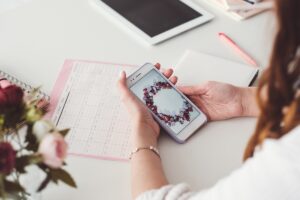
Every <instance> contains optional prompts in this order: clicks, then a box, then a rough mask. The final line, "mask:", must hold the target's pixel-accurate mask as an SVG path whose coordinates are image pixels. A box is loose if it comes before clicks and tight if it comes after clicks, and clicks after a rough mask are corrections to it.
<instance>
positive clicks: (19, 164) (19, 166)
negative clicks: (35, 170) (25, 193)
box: [16, 155, 43, 173]
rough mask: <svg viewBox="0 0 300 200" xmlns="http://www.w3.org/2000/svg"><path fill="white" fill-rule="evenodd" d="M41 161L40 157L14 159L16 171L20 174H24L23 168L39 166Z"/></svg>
mask: <svg viewBox="0 0 300 200" xmlns="http://www.w3.org/2000/svg"><path fill="white" fill-rule="evenodd" d="M42 161H43V159H42V156H40V155H26V156H21V157H18V158H16V170H17V171H18V172H20V173H26V171H25V167H26V166H28V165H31V164H39V163H41V162H42Z"/></svg>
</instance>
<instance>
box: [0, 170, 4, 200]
mask: <svg viewBox="0 0 300 200" xmlns="http://www.w3.org/2000/svg"><path fill="white" fill-rule="evenodd" d="M0 197H5V191H4V176H3V175H2V174H0ZM0 199H1V198H0Z"/></svg>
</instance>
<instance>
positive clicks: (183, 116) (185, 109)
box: [143, 81, 193, 126]
mask: <svg viewBox="0 0 300 200" xmlns="http://www.w3.org/2000/svg"><path fill="white" fill-rule="evenodd" d="M163 89H172V86H171V84H170V83H168V82H162V81H158V82H154V83H153V85H151V86H149V87H147V88H144V89H143V92H144V97H143V100H144V101H145V103H146V106H147V107H148V108H149V109H150V110H151V111H152V112H153V113H154V114H155V115H156V116H157V117H158V118H159V119H160V120H162V121H164V122H165V123H166V124H167V125H168V126H173V125H175V124H176V123H177V122H179V123H180V124H183V123H184V121H190V112H192V111H193V107H192V105H191V104H190V103H189V102H188V101H187V100H185V99H183V98H182V99H183V106H182V108H181V109H180V111H179V114H174V115H170V114H166V113H161V112H158V110H157V106H156V105H155V104H154V102H153V98H154V96H155V95H157V94H158V93H159V92H160V91H161V90H163Z"/></svg>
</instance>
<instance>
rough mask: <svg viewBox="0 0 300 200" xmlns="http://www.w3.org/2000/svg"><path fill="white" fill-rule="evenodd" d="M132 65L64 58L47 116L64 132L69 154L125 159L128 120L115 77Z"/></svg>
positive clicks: (128, 146) (127, 140)
mask: <svg viewBox="0 0 300 200" xmlns="http://www.w3.org/2000/svg"><path fill="white" fill-rule="evenodd" d="M132 69H134V66H131V65H123V64H114V63H104V62H91V61H81V60H66V61H65V63H64V65H63V67H62V70H61V72H60V75H59V77H58V79H57V81H56V83H55V86H54V89H53V92H52V94H51V102H50V107H49V110H50V112H49V113H48V117H51V118H52V120H53V122H54V123H55V124H56V125H57V127H58V128H61V129H63V128H71V130H70V132H69V134H68V135H67V136H66V141H67V143H68V146H69V149H68V153H69V154H70V155H76V156H84V157H91V158H98V159H109V160H119V161H128V158H129V154H130V151H131V146H130V133H131V129H130V120H129V116H128V113H127V112H126V110H125V108H124V106H123V105H122V104H121V101H120V98H119V92H118V90H117V86H116V83H117V80H118V77H119V73H120V71H121V70H125V71H127V72H128V71H130V70H132Z"/></svg>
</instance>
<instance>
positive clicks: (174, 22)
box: [93, 0, 213, 44]
mask: <svg viewBox="0 0 300 200" xmlns="http://www.w3.org/2000/svg"><path fill="white" fill-rule="evenodd" d="M93 1H94V2H95V3H96V5H97V6H98V7H100V8H101V10H102V11H105V13H106V14H109V16H111V17H112V18H113V19H114V20H115V21H116V22H118V23H121V24H122V25H123V27H126V29H127V30H130V31H131V32H134V33H135V34H136V35H138V36H140V38H142V39H143V40H144V41H146V42H147V43H149V44H157V43H160V42H162V41H164V40H167V39H169V38H171V37H174V36H175V35H178V34H180V33H182V32H185V31H187V30H189V29H192V28H194V27H196V26H199V25H201V24H204V23H206V22H208V21H210V20H211V19H212V18H213V16H212V15H211V14H210V13H208V12H207V11H205V10H204V9H202V8H200V7H199V6H198V5H197V4H195V3H193V2H192V1H190V0H182V1H180V0H93ZM131 35H132V34H131Z"/></svg>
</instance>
